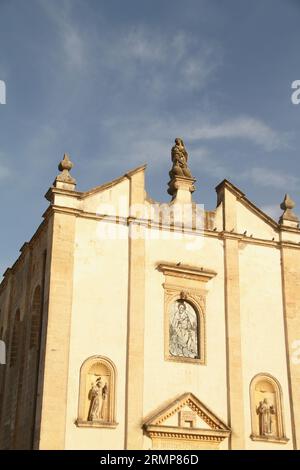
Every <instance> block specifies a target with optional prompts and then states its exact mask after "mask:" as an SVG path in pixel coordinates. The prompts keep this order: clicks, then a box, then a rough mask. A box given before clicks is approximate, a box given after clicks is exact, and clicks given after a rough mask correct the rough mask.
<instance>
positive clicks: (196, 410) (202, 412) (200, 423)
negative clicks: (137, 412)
mask: <svg viewBox="0 0 300 470" xmlns="http://www.w3.org/2000/svg"><path fill="white" fill-rule="evenodd" d="M152 426H155V427H163V426H165V427H167V428H169V427H176V428H185V429H199V430H200V429H202V430H206V431H208V430H215V431H218V430H219V431H226V432H228V431H230V430H229V428H228V427H227V426H226V424H224V423H223V421H221V420H220V419H219V418H218V417H217V416H216V415H215V414H214V413H213V412H212V411H210V410H209V409H208V408H207V407H206V406H205V405H204V404H203V403H202V402H201V401H200V400H199V399H198V398H196V397H195V395H193V394H192V393H184V394H183V395H181V396H180V397H178V398H177V399H175V400H172V401H171V402H169V404H167V405H165V406H164V407H162V408H161V409H160V410H158V411H157V412H156V414H154V415H152V417H151V418H150V419H148V420H147V421H146V423H145V425H144V427H145V428H148V429H149V428H150V427H152Z"/></svg>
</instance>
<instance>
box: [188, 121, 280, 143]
mask: <svg viewBox="0 0 300 470" xmlns="http://www.w3.org/2000/svg"><path fill="white" fill-rule="evenodd" d="M187 136H188V137H189V138H190V139H192V140H214V139H245V140H249V141H251V142H253V143H254V144H256V145H258V146H260V147H262V148H263V149H264V150H266V151H268V152H269V151H273V150H276V149H278V148H282V147H286V146H287V145H288V139H289V135H288V133H280V132H277V131H275V130H274V129H272V128H271V127H269V126H268V125H267V124H265V123H264V122H263V121H261V120H260V119H255V118H253V117H250V116H239V117H237V118H235V119H231V120H226V121H224V122H222V123H220V124H208V125H201V124H200V125H199V126H194V127H193V128H191V130H190V131H189V130H187Z"/></svg>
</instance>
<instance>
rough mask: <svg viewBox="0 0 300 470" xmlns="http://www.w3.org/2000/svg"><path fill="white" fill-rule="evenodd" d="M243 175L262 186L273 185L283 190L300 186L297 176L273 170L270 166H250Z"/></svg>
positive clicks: (299, 179)
mask: <svg viewBox="0 0 300 470" xmlns="http://www.w3.org/2000/svg"><path fill="white" fill-rule="evenodd" d="M243 176H244V178H249V179H250V180H252V181H253V183H255V184H257V185H258V186H262V187H273V188H276V189H282V190H283V191H288V190H292V191H297V190H299V187H300V186H299V183H300V178H298V177H297V176H295V175H292V174H288V173H282V172H281V171H280V170H273V169H271V168H260V167H255V168H251V169H249V171H247V173H246V174H244V175H243Z"/></svg>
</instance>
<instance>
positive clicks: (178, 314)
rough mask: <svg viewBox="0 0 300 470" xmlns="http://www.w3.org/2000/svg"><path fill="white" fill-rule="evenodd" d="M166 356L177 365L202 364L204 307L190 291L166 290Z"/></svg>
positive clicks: (203, 352) (199, 298) (203, 359)
mask: <svg viewBox="0 0 300 470" xmlns="http://www.w3.org/2000/svg"><path fill="white" fill-rule="evenodd" d="M165 301H166V306H165V316H166V318H165V324H166V329H165V356H166V359H167V360H171V361H178V362H198V363H201V364H204V363H205V349H206V348H205V303H204V299H203V297H202V296H201V295H197V293H194V292H193V293H192V292H189V291H181V292H178V291H177V292H176V291H175V292H172V291H169V290H166V297H165Z"/></svg>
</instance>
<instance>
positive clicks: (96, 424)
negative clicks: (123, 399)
mask: <svg viewBox="0 0 300 470" xmlns="http://www.w3.org/2000/svg"><path fill="white" fill-rule="evenodd" d="M98 362H100V363H102V364H104V365H105V367H107V368H108V369H109V371H110V388H111V390H110V394H111V395H110V402H109V412H108V415H109V419H108V421H87V419H86V416H85V414H84V413H85V400H86V397H85V395H84V394H85V390H86V377H87V373H88V371H89V369H90V368H91V367H92V366H93V364H95V363H98ZM116 379H117V371H116V366H115V365H114V363H113V362H112V361H111V360H110V359H108V358H107V357H104V356H91V357H89V358H88V359H86V360H85V361H84V363H83V364H82V366H81V368H80V382H79V401H78V418H77V420H76V422H75V424H76V425H77V426H78V427H88V428H115V427H116V426H117V424H118V423H117V422H116V391H117V389H116Z"/></svg>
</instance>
